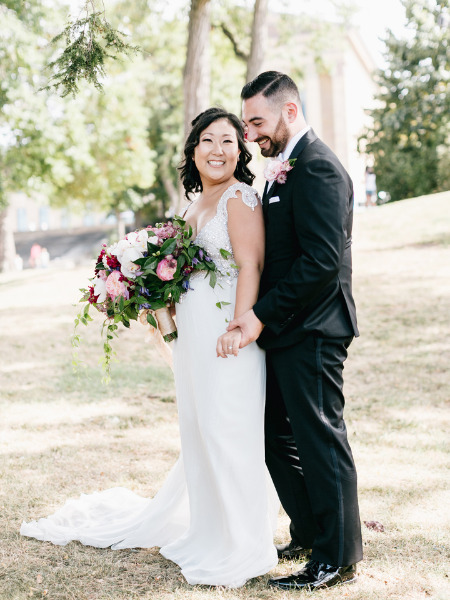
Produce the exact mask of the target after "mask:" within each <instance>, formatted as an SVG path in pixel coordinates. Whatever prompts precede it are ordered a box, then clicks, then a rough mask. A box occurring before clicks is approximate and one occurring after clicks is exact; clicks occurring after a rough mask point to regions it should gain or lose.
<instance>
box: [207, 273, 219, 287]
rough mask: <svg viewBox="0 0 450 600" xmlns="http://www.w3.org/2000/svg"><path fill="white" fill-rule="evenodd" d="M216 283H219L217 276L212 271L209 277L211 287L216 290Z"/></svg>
mask: <svg viewBox="0 0 450 600" xmlns="http://www.w3.org/2000/svg"><path fill="white" fill-rule="evenodd" d="M216 283H217V275H216V272H215V271H211V273H210V275H209V285H210V286H211V287H212V288H214V287H216Z"/></svg>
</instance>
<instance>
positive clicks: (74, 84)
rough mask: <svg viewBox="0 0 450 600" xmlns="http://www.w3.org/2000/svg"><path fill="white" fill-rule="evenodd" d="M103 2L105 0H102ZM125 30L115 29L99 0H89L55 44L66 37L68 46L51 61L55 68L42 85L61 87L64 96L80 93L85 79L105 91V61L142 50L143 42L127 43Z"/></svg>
mask: <svg viewBox="0 0 450 600" xmlns="http://www.w3.org/2000/svg"><path fill="white" fill-rule="evenodd" d="M102 4H103V2H102ZM124 37H125V34H124V33H122V32H120V31H117V30H116V29H113V28H112V27H111V25H110V24H109V23H108V21H107V20H106V13H105V10H104V7H103V10H101V11H96V10H95V0H86V3H85V5H84V8H83V10H82V13H81V18H78V19H77V20H75V21H74V22H71V23H69V24H68V25H67V27H66V28H65V29H64V30H63V31H62V32H61V33H60V34H59V35H57V36H56V37H54V38H53V39H52V41H51V42H50V43H51V44H58V43H59V42H60V41H61V40H62V39H65V42H66V47H65V49H64V50H63V52H62V54H61V55H60V56H59V57H58V58H57V59H56V60H54V61H52V62H51V63H50V64H49V65H48V67H47V68H48V69H52V70H53V71H54V75H53V76H52V77H51V78H50V81H49V84H48V85H47V86H45V87H43V88H41V89H43V90H49V89H52V88H54V89H56V90H58V91H59V88H61V92H62V93H61V96H63V97H64V96H67V95H68V94H72V95H73V96H75V95H76V93H77V92H78V85H79V83H80V81H81V80H83V79H84V80H86V81H87V82H88V83H92V84H93V85H94V87H95V88H96V89H97V90H99V91H102V90H103V85H102V83H101V78H102V77H105V75H106V71H105V62H106V59H108V58H111V59H113V60H117V59H118V58H119V55H120V54H125V55H127V56H129V55H130V54H136V53H137V52H139V51H140V48H139V46H130V45H129V44H127V43H125V42H124V40H123V38H124Z"/></svg>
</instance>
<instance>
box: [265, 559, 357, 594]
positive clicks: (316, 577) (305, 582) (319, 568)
mask: <svg viewBox="0 0 450 600" xmlns="http://www.w3.org/2000/svg"><path fill="white" fill-rule="evenodd" d="M356 580H357V575H356V565H349V566H348V567H333V566H332V565H327V564H326V563H321V562H318V561H317V560H310V561H309V562H307V563H306V565H305V566H304V567H303V569H302V570H301V571H299V572H298V573H294V574H293V575H289V577H274V578H273V579H269V585H271V586H273V587H276V588H279V589H281V590H303V589H307V590H310V591H312V590H316V589H319V588H327V587H331V586H332V585H336V584H338V583H355V581H356Z"/></svg>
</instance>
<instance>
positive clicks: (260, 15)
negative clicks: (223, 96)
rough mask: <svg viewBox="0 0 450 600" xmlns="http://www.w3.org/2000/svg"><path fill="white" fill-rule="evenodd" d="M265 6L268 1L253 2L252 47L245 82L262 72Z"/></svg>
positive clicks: (265, 21)
mask: <svg viewBox="0 0 450 600" xmlns="http://www.w3.org/2000/svg"><path fill="white" fill-rule="evenodd" d="M267 4H268V0H255V8H254V12H253V25H252V45H251V48H250V56H249V59H248V62H247V77H246V81H247V82H249V81H251V80H252V79H254V78H255V77H256V76H257V75H259V73H261V70H262V65H263V62H264V54H265V45H266V43H267Z"/></svg>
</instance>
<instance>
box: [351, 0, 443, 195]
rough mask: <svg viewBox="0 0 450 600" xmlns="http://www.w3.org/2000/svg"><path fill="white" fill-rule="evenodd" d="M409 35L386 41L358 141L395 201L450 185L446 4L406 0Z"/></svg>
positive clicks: (439, 0) (436, 0)
mask: <svg viewBox="0 0 450 600" xmlns="http://www.w3.org/2000/svg"><path fill="white" fill-rule="evenodd" d="M403 4H404V5H405V9H406V17H407V31H408V35H407V36H405V38H404V39H397V38H396V37H395V35H394V34H393V33H392V31H388V32H387V37H386V39H385V44H386V52H385V60H386V63H387V66H386V67H385V68H384V69H382V70H380V71H378V73H377V80H378V83H379V85H380V93H379V94H378V96H377V97H376V107H375V108H374V109H373V110H371V111H368V112H369V114H370V116H371V117H372V125H371V126H370V127H368V128H367V129H366V131H365V132H364V133H363V135H362V136H361V138H360V140H359V147H360V150H361V151H363V152H365V153H367V154H369V155H372V156H373V160H374V168H375V172H376V175H377V183H378V188H379V189H384V190H387V191H388V192H389V193H390V194H391V197H392V199H393V200H400V199H402V198H411V197H413V196H419V195H422V194H428V193H432V192H437V191H441V190H446V189H448V188H449V187H450V174H449V172H450V154H449V149H448V142H449V140H450V128H449V115H450V94H449V91H450V89H449V81H450V50H449V39H450V38H449V16H450V15H449V7H448V0H403Z"/></svg>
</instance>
